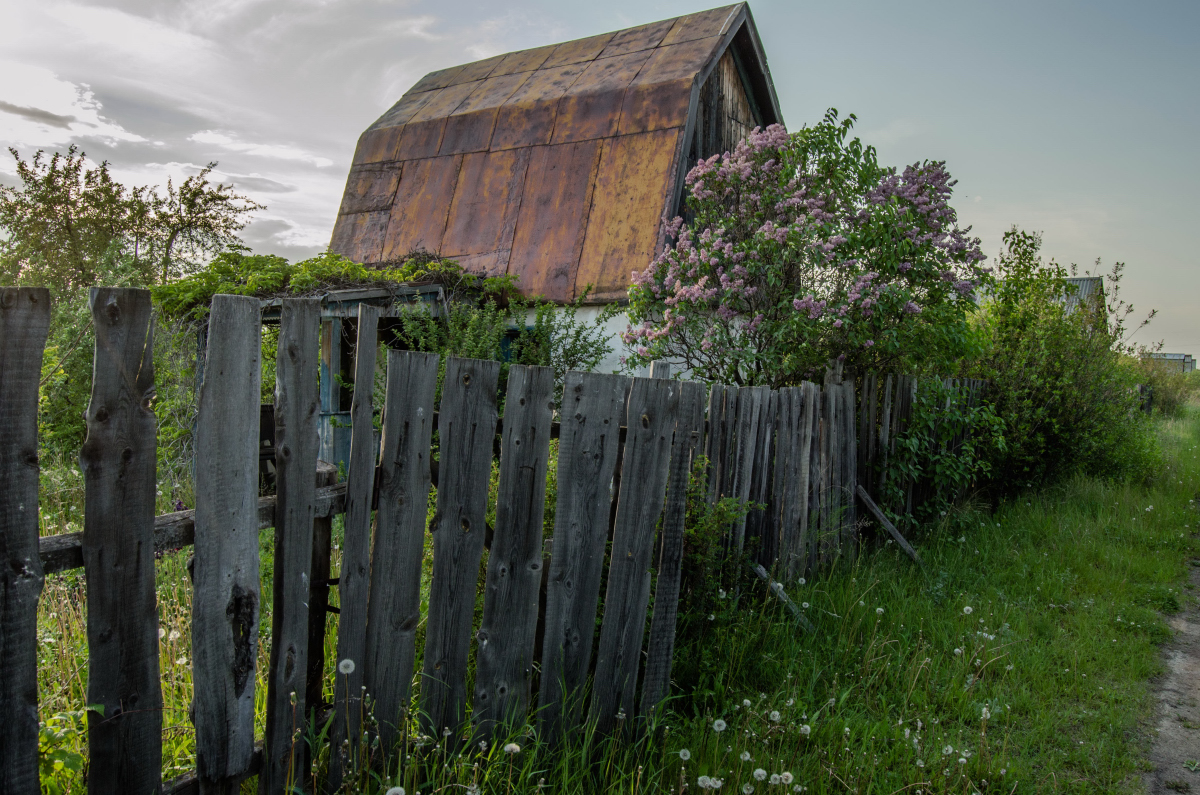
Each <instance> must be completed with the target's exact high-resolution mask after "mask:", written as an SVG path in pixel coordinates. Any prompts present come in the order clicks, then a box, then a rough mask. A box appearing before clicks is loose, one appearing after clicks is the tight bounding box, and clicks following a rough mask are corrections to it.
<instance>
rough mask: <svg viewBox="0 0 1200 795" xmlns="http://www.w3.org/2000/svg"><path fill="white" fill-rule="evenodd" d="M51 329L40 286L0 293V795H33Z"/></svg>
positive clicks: (6, 289) (44, 293)
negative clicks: (41, 450) (40, 420)
mask: <svg viewBox="0 0 1200 795" xmlns="http://www.w3.org/2000/svg"><path fill="white" fill-rule="evenodd" d="M49 330H50V293H49V291H48V290H46V289H45V288H44V287H3V288H0V373H3V377H2V378H0V484H3V487H0V715H3V716H4V720H2V721H0V792H6V793H8V792H11V793H13V795H36V794H37V793H38V792H40V785H39V784H38V708H37V695H38V681H37V649H38V645H37V604H38V598H39V597H40V596H41V593H42V583H43V581H44V575H43V574H42V561H41V558H40V557H38V439H37V405H38V381H39V380H40V379H41V376H42V352H43V350H44V348H45V346H46V335H47V334H48V333H49Z"/></svg>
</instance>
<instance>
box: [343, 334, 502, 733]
mask: <svg viewBox="0 0 1200 795" xmlns="http://www.w3.org/2000/svg"><path fill="white" fill-rule="evenodd" d="M437 376H438V356H437V354H434V353H412V352H409V351H396V350H389V351H388V353H387V397H386V398H385V400H384V406H383V438H382V442H381V445H380V462H379V509H378V510H377V511H376V514H375V539H374V545H373V547H372V554H371V586H370V601H369V602H368V606H367V633H366V634H367V640H366V648H365V659H364V660H355V659H354V658H349V659H351V660H353V662H354V663H355V670H357V669H358V666H359V665H360V664H362V663H363V662H365V668H366V670H365V671H364V672H363V680H362V681H363V685H365V686H366V688H367V694H368V695H369V696H370V697H371V699H372V700H373V703H374V713H375V718H376V720H377V721H378V723H379V738H380V742H381V743H382V745H383V748H384V749H385V751H386V750H390V749H392V748H394V747H395V744H396V741H397V736H398V729H399V727H400V726H401V725H402V722H403V720H404V717H405V715H406V714H407V711H408V703H409V690H410V688H411V686H412V674H413V664H414V661H415V659H416V650H417V645H416V643H417V641H416V634H417V625H418V624H419V623H420V621H421V557H422V552H423V550H424V548H425V511H426V506H427V505H428V504H429V488H430V475H429V455H430V449H429V444H430V439H431V437H432V434H433V408H434V397H435V395H436V392H437ZM443 438H445V437H443ZM489 458H490V456H489ZM355 476H356V475H355V473H353V472H352V473H351V477H355ZM358 476H359V477H367V473H366V472H359V473H358ZM366 507H367V509H368V510H369V509H370V503H368V504H367V506H366ZM473 592H474V591H473V590H472V593H473ZM344 598H345V596H343V599H344ZM340 634H341V633H340V632H339V635H340ZM341 659H347V658H345V657H342V658H340V659H339V662H340V660H341ZM338 678H339V679H341V678H344V676H343V675H342V674H338ZM360 688H361V686H360ZM350 692H351V698H356V697H358V696H359V694H360V693H361V692H362V691H361V689H360V690H359V691H358V692H354V691H353V690H352V691H350ZM357 706H358V705H357V703H356V702H353V701H352V702H350V708H351V709H354V708H355V707H357ZM352 737H354V738H357V737H359V735H358V734H354V735H352Z"/></svg>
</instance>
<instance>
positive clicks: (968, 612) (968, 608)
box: [963, 605, 975, 616]
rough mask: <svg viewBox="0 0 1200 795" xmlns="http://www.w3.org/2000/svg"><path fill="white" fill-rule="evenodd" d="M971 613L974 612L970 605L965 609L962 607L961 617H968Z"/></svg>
mask: <svg viewBox="0 0 1200 795" xmlns="http://www.w3.org/2000/svg"><path fill="white" fill-rule="evenodd" d="M973 612H975V610H974V608H972V607H971V606H970V605H967V606H966V607H964V608H963V615H964V616H969V615H971V613H973Z"/></svg>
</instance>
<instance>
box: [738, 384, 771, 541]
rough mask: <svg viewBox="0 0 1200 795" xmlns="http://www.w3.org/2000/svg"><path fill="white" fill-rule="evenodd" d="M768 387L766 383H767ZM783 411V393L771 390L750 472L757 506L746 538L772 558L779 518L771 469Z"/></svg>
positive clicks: (748, 522)
mask: <svg viewBox="0 0 1200 795" xmlns="http://www.w3.org/2000/svg"><path fill="white" fill-rule="evenodd" d="M764 388H765V387H764ZM778 413H779V393H778V392H776V391H774V390H769V391H768V392H767V393H766V398H765V399H764V401H763V407H762V411H760V412H759V415H758V426H757V428H756V429H755V442H754V469H753V473H752V474H751V476H750V494H749V497H748V499H749V500H750V502H751V503H753V504H754V505H755V506H756V507H754V508H752V509H751V510H750V511H749V513H747V514H746V540H747V543H750V542H754V543H757V544H758V545H759V549H758V553H757V558H758V560H759V561H766V562H768V563H769V562H770V561H773V560H774V559H775V556H776V554H778V549H777V546H778V545H777V544H776V543H775V537H774V533H773V529H774V525H775V522H774V520H773V517H772V515H771V512H770V503H771V486H772V482H771V472H772V470H773V469H774V464H775V423H776V420H777V415H778Z"/></svg>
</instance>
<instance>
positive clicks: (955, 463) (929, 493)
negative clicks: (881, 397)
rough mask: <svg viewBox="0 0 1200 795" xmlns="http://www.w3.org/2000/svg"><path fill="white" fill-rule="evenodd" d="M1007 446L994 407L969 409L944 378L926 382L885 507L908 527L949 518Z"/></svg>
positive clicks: (899, 447)
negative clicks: (955, 507)
mask: <svg viewBox="0 0 1200 795" xmlns="http://www.w3.org/2000/svg"><path fill="white" fill-rule="evenodd" d="M1004 446H1005V441H1004V423H1003V422H1002V421H1001V419H1000V417H999V416H997V414H996V411H995V409H994V408H993V407H992V406H991V405H990V404H988V403H987V402H980V403H978V404H977V405H974V406H968V405H967V404H966V401H965V400H964V399H963V395H962V393H961V392H959V391H958V390H955V389H953V388H952V387H951V386H949V385H947V384H946V383H945V382H944V381H942V380H941V379H938V378H927V379H922V380H921V381H919V383H918V387H917V396H916V400H915V401H914V402H913V413H912V417H911V418H910V419H909V422H908V425H907V426H906V427H905V429H904V431H903V432H901V433H900V434H899V435H897V437H896V445H895V449H894V451H893V452H892V454H891V455H890V456H889V458H888V463H887V473H886V477H885V478H884V485H883V502H884V505H883V507H884V508H886V509H888V511H889V513H891V514H892V516H893V518H894V520H895V521H897V522H903V523H904V524H913V523H921V522H924V521H926V520H929V519H933V518H935V517H938V516H945V515H946V513H947V512H948V511H949V510H950V508H951V507H952V506H953V504H954V503H955V502H957V501H959V500H960V499H961V498H962V497H963V496H964V495H966V494H967V492H968V490H970V489H972V488H974V487H975V486H976V484H977V483H978V482H979V481H980V480H981V479H986V478H987V476H988V474H989V473H990V471H991V464H992V460H993V459H994V458H995V456H996V455H997V454H998V453H1000V452H1002V451H1003V450H1004ZM910 488H911V490H912V491H911V493H912V494H913V495H914V499H913V501H912V502H913V504H912V513H911V514H909V513H908V511H907V503H908V497H909V494H910Z"/></svg>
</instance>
